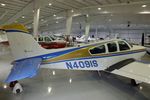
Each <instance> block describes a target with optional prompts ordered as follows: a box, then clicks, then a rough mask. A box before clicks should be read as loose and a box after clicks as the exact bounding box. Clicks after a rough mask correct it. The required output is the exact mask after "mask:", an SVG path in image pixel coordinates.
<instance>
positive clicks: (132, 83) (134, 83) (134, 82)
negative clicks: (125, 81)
mask: <svg viewBox="0 0 150 100" xmlns="http://www.w3.org/2000/svg"><path fill="white" fill-rule="evenodd" d="M131 85H132V86H138V85H139V84H137V83H136V81H135V80H134V79H131Z"/></svg>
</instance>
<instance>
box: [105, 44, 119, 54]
mask: <svg viewBox="0 0 150 100" xmlns="http://www.w3.org/2000/svg"><path fill="white" fill-rule="evenodd" d="M107 46H108V51H109V52H116V51H117V45H116V43H115V42H112V43H108V44H107Z"/></svg>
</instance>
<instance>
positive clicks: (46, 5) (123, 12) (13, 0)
mask: <svg viewBox="0 0 150 100" xmlns="http://www.w3.org/2000/svg"><path fill="white" fill-rule="evenodd" d="M37 1H39V2H40V8H41V11H40V30H42V31H44V30H52V29H57V28H64V25H65V20H66V12H68V11H70V12H71V13H72V14H73V15H74V18H73V24H74V25H78V24H80V23H84V22H85V17H87V15H88V16H90V20H91V22H92V23H93V27H94V25H96V26H97V24H101V25H105V27H108V26H109V25H113V27H119V28H121V27H124V26H126V24H128V23H131V24H133V25H134V26H136V28H139V27H140V28H143V29H148V28H150V27H149V25H150V20H148V19H149V18H150V1H149V0H0V24H1V25H3V24H9V23H23V24H25V25H26V26H27V27H28V28H32V26H33V25H32V24H33V13H34V6H35V2H37ZM143 5H146V6H145V7H143ZM58 23H59V25H58Z"/></svg>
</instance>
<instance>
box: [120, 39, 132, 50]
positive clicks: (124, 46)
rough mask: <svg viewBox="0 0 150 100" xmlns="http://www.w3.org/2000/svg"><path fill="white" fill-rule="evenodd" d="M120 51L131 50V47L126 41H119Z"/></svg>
mask: <svg viewBox="0 0 150 100" xmlns="http://www.w3.org/2000/svg"><path fill="white" fill-rule="evenodd" d="M118 44H119V48H120V51H123V50H129V49H130V47H129V46H128V45H127V43H125V42H124V41H118Z"/></svg>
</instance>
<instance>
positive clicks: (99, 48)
mask: <svg viewBox="0 0 150 100" xmlns="http://www.w3.org/2000/svg"><path fill="white" fill-rule="evenodd" d="M105 52H106V49H105V46H104V45H101V46H97V47H94V48H93V49H91V50H90V53H91V54H100V53H105Z"/></svg>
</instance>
